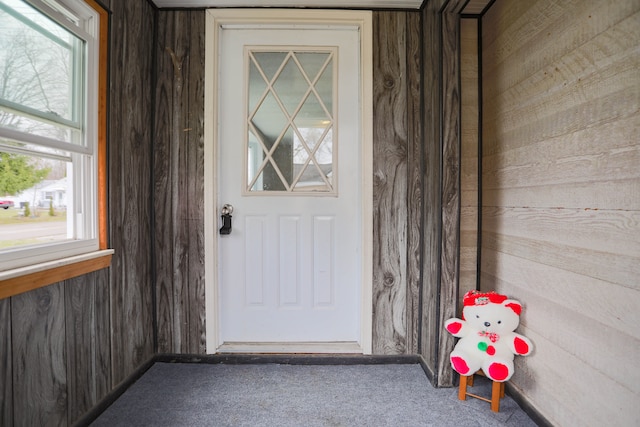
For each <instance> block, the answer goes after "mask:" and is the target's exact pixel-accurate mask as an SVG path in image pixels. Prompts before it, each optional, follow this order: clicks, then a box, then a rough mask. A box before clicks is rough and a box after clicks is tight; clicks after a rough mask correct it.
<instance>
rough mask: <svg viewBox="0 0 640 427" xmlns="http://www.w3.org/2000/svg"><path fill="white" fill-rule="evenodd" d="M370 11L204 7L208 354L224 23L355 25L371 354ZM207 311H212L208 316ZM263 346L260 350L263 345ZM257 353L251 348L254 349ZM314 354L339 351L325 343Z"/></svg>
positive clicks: (364, 314) (367, 348)
mask: <svg viewBox="0 0 640 427" xmlns="http://www.w3.org/2000/svg"><path fill="white" fill-rule="evenodd" d="M371 15H372V14H371V12H370V11H344V10H301V9H281V10H278V9H209V10H207V12H206V41H205V82H204V84H205V87H204V89H205V107H204V120H205V123H204V214H205V223H204V226H205V227H204V228H205V312H206V313H207V315H206V316H205V326H206V348H207V353H215V352H216V351H217V349H218V347H219V346H220V345H221V344H222V343H221V342H220V338H219V336H218V330H219V314H220V313H219V310H218V303H217V302H218V300H219V298H218V268H219V266H218V261H217V260H218V248H217V241H218V239H217V233H218V216H219V213H218V212H217V208H216V207H217V206H218V195H217V189H218V183H217V178H218V171H217V165H216V161H215V159H217V158H218V154H217V153H218V129H219V124H218V119H217V116H218V115H217V114H216V112H217V111H218V105H217V103H218V78H217V76H218V60H219V57H218V50H219V49H218V45H219V37H220V31H221V30H222V28H223V27H224V26H227V25H232V26H252V25H266V24H269V25H275V26H278V27H280V28H281V27H282V26H289V27H294V28H304V27H307V26H318V25H322V26H332V25H336V26H357V27H358V29H359V31H360V35H361V37H360V52H361V66H362V75H361V94H362V104H363V105H362V108H361V115H362V116H361V123H362V129H361V132H362V153H361V156H362V158H361V161H362V201H361V203H362V212H363V218H362V233H361V235H362V240H363V241H362V246H361V247H362V252H363V253H362V257H363V258H362V274H361V278H362V282H361V286H360V287H361V289H360V294H361V320H360V331H361V338H360V342H359V344H360V345H359V347H360V351H361V352H362V353H363V354H371V351H372V334H373V303H372V301H373V287H372V285H373V248H372V246H373V144H372V141H373V94H372V92H373V77H372V72H373V56H372V39H373V36H372V18H371ZM211 313H215V314H214V315H211ZM263 350H264V349H263ZM254 351H256V350H254ZM317 351H318V352H334V351H338V350H336V349H332V348H331V346H328V347H327V348H326V349H321V348H318V349H317Z"/></svg>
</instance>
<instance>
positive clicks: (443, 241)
mask: <svg viewBox="0 0 640 427" xmlns="http://www.w3.org/2000/svg"><path fill="white" fill-rule="evenodd" d="M464 4H465V2H464V1H457V0H455V1H454V0H451V1H434V2H429V3H427V5H426V7H425V8H424V9H423V28H424V40H423V43H424V71H423V72H424V74H423V82H424V144H425V154H424V156H425V157H424V162H425V187H424V188H425V190H424V191H425V196H424V197H425V213H424V215H425V216H424V221H423V226H424V242H423V244H424V263H423V293H422V322H423V323H422V336H421V349H420V350H421V354H422V355H423V357H424V358H425V362H426V364H427V366H429V367H430V368H431V369H432V370H433V371H434V372H435V378H434V379H433V381H434V383H435V384H437V385H440V386H447V385H451V384H452V383H453V375H452V370H451V367H450V364H449V362H448V357H449V353H450V352H451V350H452V349H453V344H454V340H453V337H452V336H451V335H450V334H447V333H444V332H443V331H442V330H441V329H442V328H441V325H442V324H443V322H444V320H446V319H448V318H450V317H453V316H455V314H456V301H457V296H458V283H459V266H460V264H459V259H460V250H459V242H460V126H461V125H460V109H461V106H460V66H459V63H460V56H459V55H460V49H459V47H460V42H459V40H460V39H459V34H460V32H459V20H460V12H461V10H462V8H463V7H464Z"/></svg>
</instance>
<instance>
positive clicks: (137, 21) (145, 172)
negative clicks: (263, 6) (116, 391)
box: [108, 0, 154, 384]
mask: <svg viewBox="0 0 640 427" xmlns="http://www.w3.org/2000/svg"><path fill="white" fill-rule="evenodd" d="M109 6H110V8H111V11H112V18H111V35H110V37H111V46H110V49H111V51H110V56H109V61H110V70H109V73H110V80H111V82H110V90H109V106H110V111H109V141H108V144H109V146H108V151H109V159H108V160H109V221H110V226H109V245H110V247H111V248H113V249H114V250H115V254H114V256H113V261H112V266H111V274H112V278H111V290H110V300H111V301H110V303H111V330H112V336H111V345H112V360H111V363H112V370H113V384H117V383H119V382H120V381H122V380H124V379H126V378H127V377H128V376H129V374H130V373H131V372H133V371H134V370H135V369H136V368H138V367H139V366H140V365H141V364H142V363H144V362H146V361H147V360H148V359H149V358H150V357H151V356H152V355H153V353H154V331H153V271H152V268H153V265H152V255H151V254H152V242H153V240H152V235H151V226H152V215H153V214H152V210H151V209H152V206H151V191H152V186H151V182H150V177H151V164H152V151H151V150H152V144H151V143H152V136H153V133H152V129H153V121H152V118H153V103H152V99H153V96H152V94H153V91H152V86H151V85H152V79H151V76H152V75H153V71H152V70H153V55H152V52H153V49H152V48H153V30H154V14H153V9H152V8H151V7H150V5H149V4H148V3H147V2H144V1H134V2H131V1H126V0H111V2H110V4H109Z"/></svg>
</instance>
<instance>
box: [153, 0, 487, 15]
mask: <svg viewBox="0 0 640 427" xmlns="http://www.w3.org/2000/svg"><path fill="white" fill-rule="evenodd" d="M427 1H428V0H427ZM423 2H424V0H153V3H155V5H156V6H158V7H159V8H176V7H177V8H202V7H302V8H326V9H331V8H349V9H351V8H357V9H420V6H422V3H423ZM488 3H489V0H469V3H468V4H467V5H466V6H465V8H464V10H463V13H467V14H480V13H482V11H483V10H484V8H485V7H486V6H487V4H488Z"/></svg>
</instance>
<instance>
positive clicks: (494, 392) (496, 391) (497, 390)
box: [458, 369, 504, 412]
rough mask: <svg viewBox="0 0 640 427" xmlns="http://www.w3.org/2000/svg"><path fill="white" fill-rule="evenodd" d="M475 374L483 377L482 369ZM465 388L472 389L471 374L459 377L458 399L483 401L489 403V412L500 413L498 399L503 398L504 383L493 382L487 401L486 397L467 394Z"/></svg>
mask: <svg viewBox="0 0 640 427" xmlns="http://www.w3.org/2000/svg"><path fill="white" fill-rule="evenodd" d="M476 374H479V375H482V376H485V377H486V375H485V374H484V372H482V369H480V370H479V371H478V372H476ZM467 386H469V387H473V374H472V375H467V376H465V375H460V387H459V388H458V399H460V400H467V396H471V397H475V398H476V399H480V400H484V401H485V402H489V403H491V410H492V411H493V412H500V399H502V398H503V397H504V382H498V381H493V385H492V386H491V399H487V398H486V397H482V396H478V395H477V394H473V393H468V392H467Z"/></svg>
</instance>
